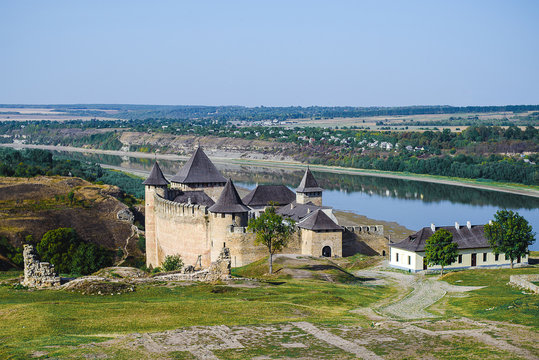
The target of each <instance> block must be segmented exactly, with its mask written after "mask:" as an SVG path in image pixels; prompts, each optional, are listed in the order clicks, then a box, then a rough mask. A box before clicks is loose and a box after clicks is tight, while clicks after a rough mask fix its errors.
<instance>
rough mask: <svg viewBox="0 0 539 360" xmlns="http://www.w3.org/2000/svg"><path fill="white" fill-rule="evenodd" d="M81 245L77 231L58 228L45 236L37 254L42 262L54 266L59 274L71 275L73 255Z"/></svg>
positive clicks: (38, 245) (38, 246)
mask: <svg viewBox="0 0 539 360" xmlns="http://www.w3.org/2000/svg"><path fill="white" fill-rule="evenodd" d="M79 243H80V239H79V237H78V235H77V233H76V232H75V229H72V228H58V229H55V230H50V231H47V232H46V233H45V235H43V238H41V242H40V243H39V244H37V252H38V254H39V255H40V257H41V260H42V261H46V262H50V263H51V264H53V265H54V267H55V268H56V271H58V272H59V273H70V272H71V259H72V254H73V253H74V252H75V250H76V248H77V245H78V244H79Z"/></svg>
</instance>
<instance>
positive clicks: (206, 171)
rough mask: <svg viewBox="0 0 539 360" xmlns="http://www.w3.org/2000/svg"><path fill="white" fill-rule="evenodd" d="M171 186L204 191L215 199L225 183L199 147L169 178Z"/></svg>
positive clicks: (185, 189) (184, 189) (223, 178)
mask: <svg viewBox="0 0 539 360" xmlns="http://www.w3.org/2000/svg"><path fill="white" fill-rule="evenodd" d="M170 181H171V185H170V186H171V188H173V189H180V190H183V191H197V190H202V191H204V192H205V193H206V194H207V195H208V196H209V197H210V198H212V200H213V201H216V200H217V198H218V197H219V194H221V191H222V190H223V186H225V184H226V179H225V177H224V176H223V175H221V173H220V172H219V170H217V168H216V167H215V165H213V163H212V162H211V160H210V159H209V158H208V156H207V155H206V154H205V153H204V151H202V148H201V147H199V148H197V150H196V151H195V153H194V154H193V156H191V158H190V159H189V160H188V161H187V162H186V163H185V164H184V165H183V166H182V168H181V169H180V170H179V171H178V173H177V174H176V175H174V176H173V177H172V178H171V179H170Z"/></svg>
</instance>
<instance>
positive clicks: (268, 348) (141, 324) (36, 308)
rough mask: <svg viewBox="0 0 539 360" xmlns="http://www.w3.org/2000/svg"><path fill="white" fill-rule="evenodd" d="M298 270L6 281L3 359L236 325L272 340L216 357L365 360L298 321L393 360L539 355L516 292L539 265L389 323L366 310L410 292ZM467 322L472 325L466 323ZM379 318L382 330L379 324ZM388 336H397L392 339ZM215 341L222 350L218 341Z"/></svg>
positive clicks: (528, 298)
mask: <svg viewBox="0 0 539 360" xmlns="http://www.w3.org/2000/svg"><path fill="white" fill-rule="evenodd" d="M343 260H344V259H343ZM352 260H353V261H352V262H351V263H350V264H349V265H350V266H348V269H355V268H358V269H361V268H363V267H364V266H362V265H361V264H360V262H361V261H365V262H369V261H370V259H369V258H365V259H363V257H355V258H354V259H352ZM291 264H292V265H290V266H287V265H288V263H287V262H284V263H283V262H280V263H279V262H278V263H277V264H276V266H275V269H276V271H277V274H275V275H272V276H268V275H266V274H265V269H266V262H265V260H261V261H258V262H255V263H253V264H250V265H248V266H245V267H242V268H236V269H233V274H234V275H236V276H245V277H258V278H259V279H260V280H259V281H250V280H240V281H235V282H233V283H229V284H224V283H215V284H203V283H162V284H161V283H159V284H151V285H150V284H146V285H137V286H136V291H134V292H129V293H125V294H121V295H112V296H111V295H107V296H101V295H82V294H79V293H75V292H68V291H64V290H26V289H16V288H14V287H13V285H12V284H8V283H4V284H3V285H1V286H0V317H1V319H2V326H1V327H0V342H1V346H0V358H2V359H26V358H29V357H31V356H35V357H38V358H51V357H52V358H55V357H59V358H64V357H72V356H74V357H76V358H82V357H86V358H88V357H89V358H98V357H100V356H101V357H103V356H107V357H108V358H119V359H134V358H148V359H150V358H154V356H155V354H154V355H152V353H150V354H149V355H148V354H147V353H144V347H141V348H140V349H138V348H137V347H136V346H134V345H133V343H135V344H136V343H137V341H138V340H137V339H140V336H142V335H140V334H153V335H151V336H153V337H154V338H156V339H159V338H160V337H165V335H166V334H165V333H163V332H164V331H170V330H175V329H179V330H175V331H188V332H189V331H191V332H192V331H194V330H192V329H193V328H192V327H194V329H195V330H196V329H200V328H201V327H204V326H215V325H227V326H229V327H230V331H232V332H234V333H235V334H237V333H238V332H239V333H241V331H245V330H242V327H245V328H248V329H251V330H249V332H254V333H256V331H260V329H261V328H263V329H266V330H264V333H263V334H264V336H263V337H262V338H256V337H255V338H256V341H254V340H252V338H248V337H247V336H246V335H245V336H244V337H243V340H242V341H243V345H244V347H242V348H240V349H238V348H228V349H227V348H216V349H214V351H213V354H214V355H216V356H218V357H219V358H222V359H249V358H252V357H255V356H268V355H269V356H270V357H272V358H274V357H277V358H286V357H288V358H294V357H307V358H320V359H322V358H339V359H348V358H350V359H351V358H354V356H352V355H351V354H350V352H347V351H344V350H342V349H339V348H338V347H332V346H328V345H327V344H325V343H323V342H320V340H318V339H316V338H314V337H313V336H311V335H309V334H305V333H298V330H297V329H295V328H294V325H293V324H296V323H297V322H308V323H310V324H314V325H315V326H316V327H318V328H322V329H324V331H327V332H329V333H332V334H335V335H338V336H340V337H341V338H342V339H345V340H346V339H348V340H347V341H351V342H354V341H355V340H356V339H367V340H364V341H365V349H367V350H368V351H371V352H373V353H375V354H377V355H379V356H382V357H386V356H389V358H402V359H406V358H409V359H413V358H422V357H425V356H434V358H443V359H445V358H450V359H484V358H489V359H490V358H492V359H495V358H496V359H504V358H508V357H509V356H511V355H510V354H511V352H510V350H507V349H504V348H503V347H502V348H500V347H496V346H491V345H489V344H488V343H485V342H483V341H482V340H481V339H482V338H481V336H490V337H491V338H492V339H502V340H503V341H506V342H505V343H507V341H509V342H508V343H511V344H515V345H516V346H518V347H519V348H520V349H522V351H523V353H522V354H519V355H518V356H517V355H515V356H514V358H529V354H536V355H539V354H537V353H536V350H535V349H534V346H533V342H534V338H536V336H537V330H538V328H539V322H538V318H539V317H538V316H537V315H538V314H539V300H538V297H537V295H531V294H527V293H523V292H522V291H521V290H518V289H515V288H512V287H510V286H508V285H507V282H508V280H509V276H510V275H511V274H527V273H537V272H539V269H538V268H537V267H527V268H520V269H514V270H511V269H494V270H469V271H458V272H452V273H449V274H447V275H446V276H444V280H445V281H447V282H449V283H451V284H455V285H466V286H485V287H484V288H482V289H479V290H474V291H472V292H470V293H467V294H466V295H463V296H452V295H448V296H446V297H444V298H443V299H442V300H440V301H438V302H437V303H436V304H434V305H433V306H431V307H430V308H429V311H431V312H432V313H434V314H438V315H439V317H438V318H435V319H431V320H422V321H402V320H401V321H395V320H389V319H388V321H386V320H380V319H379V316H378V315H374V313H372V314H373V316H375V317H376V318H377V319H378V320H374V321H373V320H372V318H371V316H370V315H369V313H368V312H362V311H357V310H358V309H367V310H368V309H369V308H373V309H374V310H375V311H376V308H378V307H379V306H380V305H381V304H383V303H387V302H392V301H398V300H399V299H400V298H401V297H402V296H404V295H405V293H406V289H403V288H401V287H400V286H398V285H397V284H395V283H392V282H389V283H387V284H385V285H380V284H378V285H368V281H359V279H358V278H355V277H354V276H353V275H351V274H350V273H349V272H348V271H347V270H344V269H345V268H347V266H346V264H343V267H342V268H341V267H337V266H332V265H331V264H332V263H331V262H327V264H326V263H324V264H326V265H327V266H325V267H322V268H316V269H315V268H314V267H313V266H311V265H308V264H307V265H303V266H300V265H298V264H296V263H291ZM320 264H321V263H320ZM365 266H366V267H368V266H369V264H365ZM305 270H308V272H310V273H312V278H303V279H295V278H294V276H291V275H290V271H292V272H293V271H303V272H305ZM286 271H288V273H287V272H286ZM20 274H21V272H20V271H19V272H17V271H11V272H2V273H0V281H2V280H6V279H10V278H14V277H17V276H20ZM324 279H326V280H324ZM328 279H329V280H328ZM464 318H467V319H470V320H469V321H472V322H471V323H470V322H469V321H468V320H467V321H463V319H464ZM380 321H381V322H380ZM474 321H476V322H481V324H482V325H481V324H480V325H478V324H476V323H473V322H474ZM489 321H494V322H495V324H496V327H495V328H493V329H491V330H488V331H487V330H484V329H483V330H481V327H483V326H487V325H485V324H489ZM375 322H380V324H383V325H381V326H378V325H376V326H375ZM511 324H520V325H524V326H523V327H522V326H521V329H520V328H519V329H520V330H519V331H520V333H518V334H516V335H515V338H511V336H512V335H511V334H512V332H514V330H513V329H512V328H510V326H512V325H511ZM410 326H412V327H413V326H416V328H417V327H420V328H424V329H427V330H429V331H442V330H450V331H456V332H458V331H460V330H462V331H476V330H477V329H479V330H477V331H478V334H479V335H478V336H477V337H474V336H475V335H474V336H471V335H469V334H467V333H465V334H458V333H455V334H454V335H451V334H449V335H444V336H441V335H429V334H421V333H417V334H413V333H414V331H412V330H410V329H413V328H410ZM488 326H491V325H488ZM181 329H187V330H181ZM189 329H191V330H189ZM283 329H284V330H283ZM203 331H205V330H203ZM410 331H412V333H410ZM481 331H482V332H481ZM134 333H135V335H133V334H134ZM128 334H131V335H128ZM137 334H139V335H137ZM160 334H161V335H160ZM163 334H165V335H163ZM411 334H413V335H411ZM485 334H486V335H485ZM517 335H518V336H517ZM386 338H387V339H393V340H384V339H386ZM504 339H507V340H504ZM206 341H208V343H209V344H210V345H211V341H214V340H212V339H210V338H208V339H207V340H206ZM249 341H251V342H249ZM298 341H300V342H301V344H300V345H302V346H305V347H298V348H288V347H283V343H285V344H286V343H291V344H292V345H294V344H295V342H298ZM392 341H399V344H400V345H399V347H398V348H395V347H394V346H393V343H392ZM496 341H498V340H496ZM103 342H105V343H103ZM505 343H504V344H505ZM84 344H86V345H84ZM101 344H104V345H101ZM107 344H108V345H107ZM324 344H325V345H324ZM139 346H142V345H139ZM137 349H138V350H137ZM523 354H524V355H523ZM526 354H528V355H526ZM165 355H166V358H181V359H184V358H185V359H190V358H194V357H193V354H192V352H188V351H169V352H166V353H165ZM533 356H535V355H533Z"/></svg>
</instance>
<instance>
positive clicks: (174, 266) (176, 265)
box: [163, 255, 183, 271]
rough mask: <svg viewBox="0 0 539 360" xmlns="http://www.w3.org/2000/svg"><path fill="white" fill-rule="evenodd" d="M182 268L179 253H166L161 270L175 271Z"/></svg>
mask: <svg viewBox="0 0 539 360" xmlns="http://www.w3.org/2000/svg"><path fill="white" fill-rule="evenodd" d="M182 268H183V260H182V257H181V256H180V255H168V256H167V257H166V258H165V261H164V262H163V270H165V271H176V270H181V269H182Z"/></svg>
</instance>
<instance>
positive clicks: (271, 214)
mask: <svg viewBox="0 0 539 360" xmlns="http://www.w3.org/2000/svg"><path fill="white" fill-rule="evenodd" d="M294 224H295V222H294V220H292V219H289V218H287V219H283V217H282V216H281V215H279V214H277V213H275V207H274V206H273V205H270V206H269V207H267V208H266V210H265V211H264V212H263V213H262V214H260V216H259V217H257V218H254V219H251V220H249V225H248V226H247V229H248V230H251V231H254V232H255V234H256V237H255V244H257V245H264V246H266V247H267V248H268V253H269V273H270V274H272V273H273V254H275V252H276V251H280V250H282V249H283V248H284V247H285V246H286V245H287V244H288V240H289V239H290V235H291V234H292V233H293V232H294Z"/></svg>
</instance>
